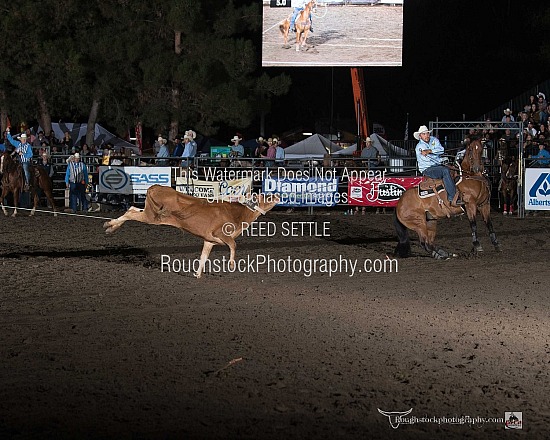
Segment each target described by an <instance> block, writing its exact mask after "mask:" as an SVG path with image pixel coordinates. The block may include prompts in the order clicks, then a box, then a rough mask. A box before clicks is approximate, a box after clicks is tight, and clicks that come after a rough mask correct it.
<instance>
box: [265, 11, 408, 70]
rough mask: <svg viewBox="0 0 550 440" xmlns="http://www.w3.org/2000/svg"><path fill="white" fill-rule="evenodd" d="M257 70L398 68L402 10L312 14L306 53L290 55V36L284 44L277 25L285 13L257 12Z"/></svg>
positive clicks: (292, 49)
mask: <svg viewBox="0 0 550 440" xmlns="http://www.w3.org/2000/svg"><path fill="white" fill-rule="evenodd" d="M263 11H264V13H263V36H262V65H263V66H316V65H317V66H326V65H331V66H352V67H359V66H400V65H401V63H402V61H401V58H402V40H403V7H402V6H386V5H379V6H330V7H326V8H325V7H323V6H320V7H318V8H317V12H316V13H315V14H313V17H312V21H313V29H314V32H313V33H310V34H309V36H308V39H307V43H308V44H307V47H306V48H305V49H303V50H301V51H299V52H296V46H295V44H296V34H295V33H293V32H290V33H289V40H288V42H289V44H287V45H285V44H284V38H283V36H282V34H281V32H280V31H279V23H280V22H281V21H283V20H284V19H286V18H287V17H288V16H289V15H290V14H291V13H292V10H291V8H270V7H269V6H264V8H263Z"/></svg>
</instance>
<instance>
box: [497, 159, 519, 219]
mask: <svg viewBox="0 0 550 440" xmlns="http://www.w3.org/2000/svg"><path fill="white" fill-rule="evenodd" d="M498 189H499V191H500V195H501V196H502V201H503V204H504V210H503V211H502V213H503V214H504V215H508V214H510V215H513V214H514V204H515V203H516V196H517V191H518V161H517V159H516V158H515V157H512V158H511V160H509V161H507V162H503V163H502V165H501V173H500V183H499V185H498Z"/></svg>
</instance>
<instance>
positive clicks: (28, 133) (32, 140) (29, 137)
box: [25, 128, 36, 145]
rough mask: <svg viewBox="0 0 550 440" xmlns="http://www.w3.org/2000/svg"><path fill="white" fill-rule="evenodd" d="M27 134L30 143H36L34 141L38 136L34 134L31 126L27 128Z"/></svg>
mask: <svg viewBox="0 0 550 440" xmlns="http://www.w3.org/2000/svg"><path fill="white" fill-rule="evenodd" d="M25 134H26V135H27V140H28V141H29V144H31V145H34V141H35V140H36V136H35V135H34V134H32V131H31V129H30V128H26V129H25Z"/></svg>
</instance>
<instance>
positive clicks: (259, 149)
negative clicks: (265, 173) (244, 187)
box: [254, 136, 267, 166]
mask: <svg viewBox="0 0 550 440" xmlns="http://www.w3.org/2000/svg"><path fill="white" fill-rule="evenodd" d="M266 153H267V146H266V143H265V139H264V138H263V137H262V136H260V137H259V138H258V139H256V148H255V150H254V157H255V158H257V159H261V158H262V157H265V155H266ZM254 163H255V164H256V165H258V166H263V162H262V161H258V162H254Z"/></svg>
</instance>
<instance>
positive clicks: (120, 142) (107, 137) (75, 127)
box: [36, 122, 138, 154]
mask: <svg viewBox="0 0 550 440" xmlns="http://www.w3.org/2000/svg"><path fill="white" fill-rule="evenodd" d="M87 128H88V124H78V123H73V122H62V123H52V130H53V132H54V133H55V137H56V138H57V139H60V140H61V139H63V137H64V136H65V132H66V131H68V132H69V134H70V135H71V139H72V140H73V144H74V145H80V141H81V139H82V138H84V141H83V142H85V139H86V130H87ZM40 130H43V128H42V127H38V129H37V130H36V132H37V133H38V131H40ZM46 134H47V133H46ZM108 143H111V144H113V145H114V146H115V148H116V149H120V148H121V147H124V148H126V149H130V150H132V151H133V152H134V153H136V154H138V147H136V146H135V145H134V144H131V143H130V142H127V141H125V140H124V139H121V138H119V137H118V136H116V135H114V134H113V133H111V132H110V131H108V130H107V129H105V128H103V127H102V126H101V125H99V124H95V130H94V144H95V145H97V146H99V145H106V144H108Z"/></svg>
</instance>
